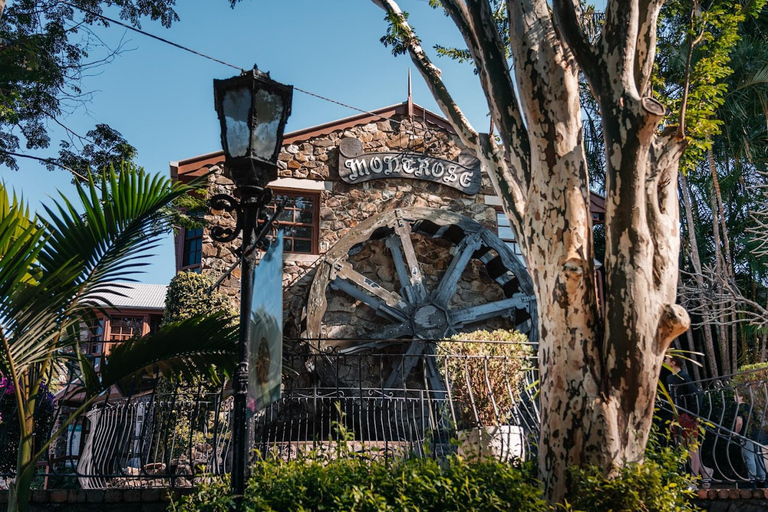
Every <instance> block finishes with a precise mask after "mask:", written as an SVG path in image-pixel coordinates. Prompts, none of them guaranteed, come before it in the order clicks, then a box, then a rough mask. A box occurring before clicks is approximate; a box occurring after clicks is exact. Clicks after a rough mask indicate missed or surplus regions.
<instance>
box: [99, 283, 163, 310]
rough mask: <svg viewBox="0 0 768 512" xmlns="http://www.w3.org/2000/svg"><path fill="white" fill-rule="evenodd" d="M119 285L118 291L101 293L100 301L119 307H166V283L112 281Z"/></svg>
mask: <svg viewBox="0 0 768 512" xmlns="http://www.w3.org/2000/svg"><path fill="white" fill-rule="evenodd" d="M110 284H114V285H119V288H116V291H117V292H119V293H113V292H108V293H104V292H101V293H99V298H98V299H97V302H99V303H100V304H101V305H102V306H104V307H110V306H109V305H110V304H111V305H112V306H114V307H115V308H118V309H155V310H158V311H162V310H163V308H165V293H166V290H167V289H168V287H167V286H166V285H164V284H144V283H110Z"/></svg>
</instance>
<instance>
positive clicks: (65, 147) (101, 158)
mask: <svg viewBox="0 0 768 512" xmlns="http://www.w3.org/2000/svg"><path fill="white" fill-rule="evenodd" d="M85 136H86V139H87V140H88V141H89V142H86V143H85V144H84V145H83V147H82V148H81V149H80V151H76V150H75V148H74V145H73V143H72V142H67V141H61V142H60V143H59V146H60V147H61V149H60V150H59V159H58V161H57V164H58V165H61V166H64V167H66V168H68V169H71V170H72V171H74V172H76V173H77V174H78V175H80V176H88V174H89V173H90V172H91V171H93V172H98V171H103V172H106V171H108V170H109V168H110V166H111V165H112V163H113V162H121V161H122V162H130V161H132V160H133V159H134V158H136V155H137V154H138V151H137V150H136V148H135V147H133V146H131V145H130V144H128V141H126V140H125V138H123V136H122V135H121V134H120V132H118V131H117V130H115V129H113V128H110V127H109V126H108V125H106V124H97V125H96V128H94V129H93V130H90V131H89V132H88V133H86V135H85ZM56 166H57V165H56V164H53V163H49V164H47V167H48V169H50V170H53V169H54V168H55V167H56Z"/></svg>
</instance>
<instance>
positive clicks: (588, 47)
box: [553, 0, 605, 101]
mask: <svg viewBox="0 0 768 512" xmlns="http://www.w3.org/2000/svg"><path fill="white" fill-rule="evenodd" d="M553 12H554V15H555V23H556V26H557V28H558V30H559V31H560V33H561V34H562V35H563V37H564V38H565V41H566V42H567V43H568V46H569V47H570V48H571V51H572V52H573V55H574V56H575V57H576V62H577V63H578V64H579V67H580V68H581V70H582V71H583V72H584V75H585V76H586V77H587V80H589V85H590V87H591V88H592V91H593V92H594V94H595V96H597V98H598V101H599V98H600V95H601V87H600V74H601V73H605V70H604V69H602V68H601V67H600V63H601V61H600V60H599V59H598V58H597V57H598V55H597V51H596V50H595V48H594V47H593V46H592V44H591V43H590V42H589V39H588V38H587V35H586V33H585V31H584V29H583V27H582V26H581V23H580V21H579V20H580V19H581V17H582V15H581V7H580V6H579V2H578V0H554V2H553Z"/></svg>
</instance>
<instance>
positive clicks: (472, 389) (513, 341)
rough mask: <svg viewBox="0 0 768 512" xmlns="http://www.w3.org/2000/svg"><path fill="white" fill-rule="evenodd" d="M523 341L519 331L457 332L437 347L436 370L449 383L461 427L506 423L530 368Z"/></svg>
mask: <svg viewBox="0 0 768 512" xmlns="http://www.w3.org/2000/svg"><path fill="white" fill-rule="evenodd" d="M476 342H487V343H476ZM527 342H528V337H527V336H526V335H525V334H523V333H521V332H518V331H506V330H503V329H497V330H495V331H491V332H489V331H485V330H478V331H474V332H469V333H460V334H456V335H455V336H453V337H451V338H450V339H448V340H446V341H443V342H440V343H438V344H437V355H438V356H440V357H439V358H438V364H439V366H440V371H441V372H442V373H443V375H446V376H447V377H448V379H449V380H450V381H451V393H452V397H453V400H454V402H455V403H456V404H457V406H458V414H459V421H460V422H461V424H462V425H461V427H466V426H469V425H475V424H477V423H478V422H479V423H480V424H481V425H483V426H489V425H500V424H505V423H506V422H507V420H508V419H509V416H510V414H511V412H512V406H513V405H514V403H515V402H516V401H517V400H518V399H519V398H520V391H521V384H522V382H523V378H524V376H525V372H526V371H527V370H528V369H529V368H530V367H531V362H530V358H531V356H532V355H533V350H532V349H531V347H530V346H529V345H527ZM457 356H458V357H457ZM475 414H477V417H475Z"/></svg>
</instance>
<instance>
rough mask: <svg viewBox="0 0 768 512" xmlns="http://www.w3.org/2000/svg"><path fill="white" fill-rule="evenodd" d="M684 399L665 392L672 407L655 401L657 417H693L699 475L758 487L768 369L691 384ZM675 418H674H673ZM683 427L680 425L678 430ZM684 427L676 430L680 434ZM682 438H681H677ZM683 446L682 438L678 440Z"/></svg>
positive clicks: (766, 434)
mask: <svg viewBox="0 0 768 512" xmlns="http://www.w3.org/2000/svg"><path fill="white" fill-rule="evenodd" d="M693 386H694V387H695V388H697V389H698V391H697V392H696V393H695V395H691V394H690V393H689V395H688V396H685V395H682V396H681V393H678V392H676V391H677V390H675V389H672V390H670V392H671V395H672V396H674V397H676V400H675V402H676V403H675V406H674V407H673V406H672V405H671V404H670V403H669V402H667V401H665V400H659V406H660V414H661V415H662V416H665V417H666V418H667V419H668V420H671V421H679V418H680V415H688V416H689V417H692V418H694V419H695V426H696V427H697V428H698V430H699V431H700V435H698V441H699V444H700V449H699V454H700V458H701V462H702V465H703V470H702V477H703V478H704V479H705V481H711V482H712V485H722V486H733V485H736V484H739V485H741V484H746V485H752V484H755V485H760V484H761V483H764V482H765V480H766V456H768V371H767V370H754V371H748V372H741V373H736V374H732V375H725V376H722V377H716V378H711V379H704V380H700V381H695V382H693ZM675 418H677V420H675ZM681 427H682V426H681ZM684 430H685V429H684V428H679V430H678V432H679V433H680V434H683V433H684ZM678 437H681V436H678ZM679 440H680V441H681V442H683V441H684V440H683V439H679Z"/></svg>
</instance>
